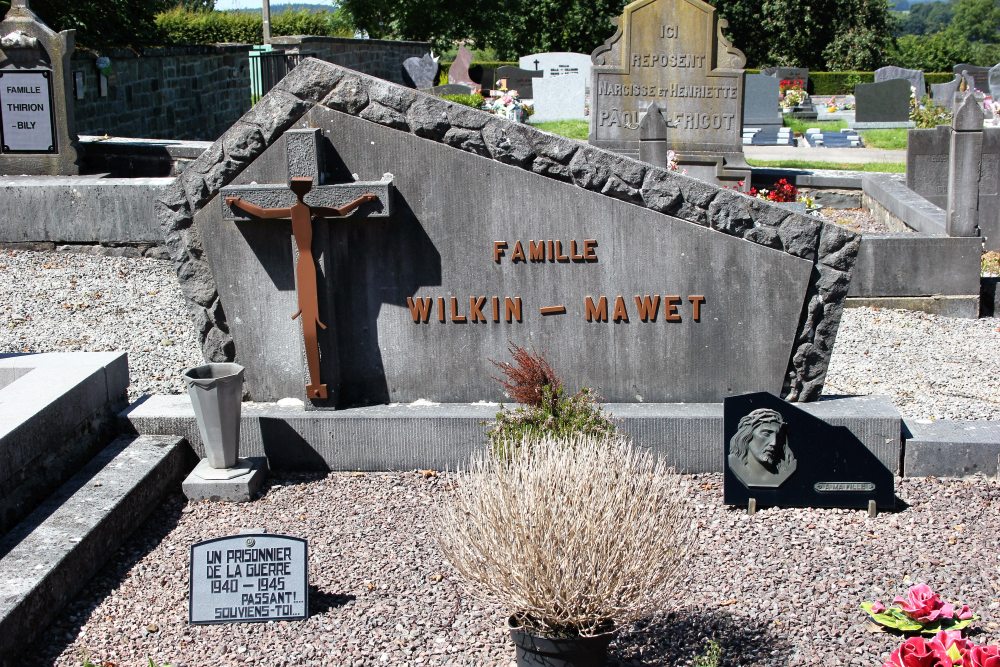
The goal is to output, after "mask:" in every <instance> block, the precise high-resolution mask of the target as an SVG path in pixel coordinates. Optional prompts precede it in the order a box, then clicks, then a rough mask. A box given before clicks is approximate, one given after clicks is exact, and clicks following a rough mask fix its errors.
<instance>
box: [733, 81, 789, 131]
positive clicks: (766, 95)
mask: <svg viewBox="0 0 1000 667" xmlns="http://www.w3.org/2000/svg"><path fill="white" fill-rule="evenodd" d="M744 85H745V94H744V96H743V127H759V128H765V127H769V126H781V125H782V124H783V120H782V117H781V106H780V104H779V101H778V99H779V97H780V95H781V93H780V91H779V86H778V80H777V79H776V78H775V77H773V76H767V75H766V74H748V75H747V77H746V83H745V84H744Z"/></svg>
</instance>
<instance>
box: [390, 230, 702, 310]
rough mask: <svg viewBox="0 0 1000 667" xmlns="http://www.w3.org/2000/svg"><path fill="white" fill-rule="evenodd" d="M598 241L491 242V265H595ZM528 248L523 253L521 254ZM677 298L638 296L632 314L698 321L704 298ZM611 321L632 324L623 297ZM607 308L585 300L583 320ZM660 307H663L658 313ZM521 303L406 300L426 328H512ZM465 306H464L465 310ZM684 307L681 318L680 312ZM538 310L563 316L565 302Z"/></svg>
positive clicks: (487, 298)
mask: <svg viewBox="0 0 1000 667" xmlns="http://www.w3.org/2000/svg"><path fill="white" fill-rule="evenodd" d="M597 245H598V244H597V240H596V239H584V240H583V241H580V242H578V241H576V240H575V239H574V240H570V241H569V242H568V243H567V244H565V245H564V244H563V241H562V240H559V239H539V240H529V241H527V242H522V241H520V240H518V241H514V242H513V244H511V243H510V242H509V241H494V242H493V261H494V263H496V264H501V263H502V262H503V261H504V260H507V261H508V262H510V263H511V264H520V263H523V264H526V263H528V262H529V261H530V262H551V263H561V264H568V263H570V262H575V263H593V262H596V261H598V260H597ZM525 247H527V250H525ZM686 300H687V304H686V305H685V297H682V296H681V295H678V294H663V295H660V294H636V295H635V296H633V297H632V299H631V302H634V303H635V306H634V310H633V312H635V313H637V314H638V318H639V320H640V321H641V322H656V321H657V319H658V318H659V317H661V316H660V313H661V312H662V321H663V322H684V321H685V317H690V319H691V321H692V322H701V311H702V306H704V305H705V296H704V295H702V294H689V295H687V297H686ZM610 303H611V316H610V321H611V322H630V321H631V320H630V316H629V308H630V306H629V303H630V301H629V300H628V299H627V298H626V297H625V296H624V295H621V294H618V295H615V296H614V297H612V301H610ZM608 304H609V300H608V297H607V296H606V295H603V294H602V295H600V296H598V297H596V299H595V297H593V296H586V297H584V299H583V318H584V320H586V321H587V322H608V321H609V318H608ZM661 304H662V309H661ZM523 305H524V302H523V300H522V299H521V297H519V296H499V295H488V294H487V295H476V294H474V295H471V296H469V300H468V303H467V304H466V302H465V300H464V298H463V299H459V297H457V296H449V297H447V298H446V297H443V296H439V297H433V296H408V297H406V307H407V309H409V311H410V317H411V319H412V320H413V323H414V324H427V323H428V322H430V321H431V319H432V318H434V319H437V321H438V322H440V323H442V324H444V323H446V322H452V323H455V324H466V323H475V322H482V323H487V322H493V323H499V322H500V321H501V313H502V319H503V321H504V322H506V323H508V324H510V323H512V322H522V321H523ZM466 306H468V308H466ZM681 308H684V310H685V313H687V315H684V314H682V313H681V310H680V309H681ZM538 312H539V313H540V314H541V315H543V316H544V315H565V314H567V313H568V308H567V307H566V306H565V305H564V304H558V305H552V306H540V307H539V309H538Z"/></svg>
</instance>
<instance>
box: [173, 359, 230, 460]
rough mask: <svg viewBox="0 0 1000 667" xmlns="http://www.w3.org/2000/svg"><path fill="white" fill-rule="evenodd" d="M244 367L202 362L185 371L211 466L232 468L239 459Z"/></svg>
mask: <svg viewBox="0 0 1000 667" xmlns="http://www.w3.org/2000/svg"><path fill="white" fill-rule="evenodd" d="M243 370H244V369H243V367H242V366H240V365H239V364H205V365H204V366H195V367H194V368H189V369H187V370H186V371H184V383H185V384H186V385H187V388H188V395H189V396H191V403H192V404H193V405H194V416H195V418H196V419H197V420H198V430H199V431H200V432H201V441H202V442H203V443H205V458H206V459H208V465H210V466H211V467H213V468H232V467H234V466H235V465H236V461H237V460H238V459H239V452H240V403H241V401H242V400H243Z"/></svg>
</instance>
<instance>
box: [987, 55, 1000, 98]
mask: <svg viewBox="0 0 1000 667" xmlns="http://www.w3.org/2000/svg"><path fill="white" fill-rule="evenodd" d="M989 84H990V97H992V98H993V101H994V102H997V101H1000V64H997V65H994V66H993V67H991V68H990V76H989Z"/></svg>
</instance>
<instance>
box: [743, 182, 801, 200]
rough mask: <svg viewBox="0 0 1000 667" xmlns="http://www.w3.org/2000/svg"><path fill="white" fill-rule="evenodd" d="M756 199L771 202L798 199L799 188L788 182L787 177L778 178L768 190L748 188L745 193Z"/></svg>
mask: <svg viewBox="0 0 1000 667" xmlns="http://www.w3.org/2000/svg"><path fill="white" fill-rule="evenodd" d="M747 194H749V195H750V196H751V197H756V198H757V199H766V200H768V201H773V202H794V201H797V200H798V195H799V190H798V188H796V187H795V186H794V185H792V184H791V183H789V182H788V180H787V179H784V178H782V179H779V180H778V182H776V183H775V184H774V186H772V187H771V189H770V190H767V189H765V188H761V189H760V190H758V189H757V188H750V191H749V192H748V193H747Z"/></svg>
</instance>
